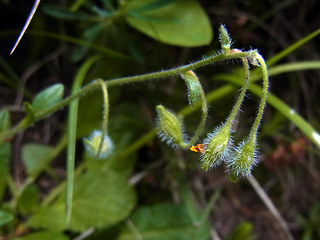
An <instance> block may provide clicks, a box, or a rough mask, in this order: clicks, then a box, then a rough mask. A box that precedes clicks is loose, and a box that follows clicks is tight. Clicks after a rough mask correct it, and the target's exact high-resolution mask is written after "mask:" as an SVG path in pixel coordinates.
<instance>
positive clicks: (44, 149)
mask: <svg viewBox="0 0 320 240" xmlns="http://www.w3.org/2000/svg"><path fill="white" fill-rule="evenodd" d="M55 156H56V152H55V149H54V148H53V147H50V146H46V145H40V144H34V143H31V144H25V145H24V146H23V148H22V158H23V162H24V164H25V166H26V169H27V172H28V175H29V176H31V177H37V175H38V174H39V173H40V172H42V171H43V170H44V169H45V168H46V167H47V166H48V164H49V163H50V162H51V160H52V159H53V158H54V157H55Z"/></svg>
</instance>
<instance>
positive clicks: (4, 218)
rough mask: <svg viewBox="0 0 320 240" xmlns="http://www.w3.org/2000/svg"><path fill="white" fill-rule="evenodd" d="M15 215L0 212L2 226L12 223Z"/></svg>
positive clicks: (0, 224)
mask: <svg viewBox="0 0 320 240" xmlns="http://www.w3.org/2000/svg"><path fill="white" fill-rule="evenodd" d="M12 219H13V215H12V214H11V213H9V212H7V211H4V210H0V226H3V225H5V224H7V223H8V222H10V221H12Z"/></svg>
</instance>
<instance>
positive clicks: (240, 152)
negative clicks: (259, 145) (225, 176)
mask: <svg viewBox="0 0 320 240" xmlns="http://www.w3.org/2000/svg"><path fill="white" fill-rule="evenodd" d="M257 155H258V153H257V150H256V141H255V139H254V140H251V141H250V140H247V141H243V142H241V143H240V144H239V145H238V146H237V147H236V150H235V155H234V157H233V159H231V160H230V161H228V172H229V179H230V180H231V181H233V182H236V181H237V180H238V179H239V178H241V177H246V176H251V170H252V168H253V167H254V166H255V165H256V164H257V158H258V157H257Z"/></svg>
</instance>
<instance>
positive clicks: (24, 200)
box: [18, 184, 40, 216]
mask: <svg viewBox="0 0 320 240" xmlns="http://www.w3.org/2000/svg"><path fill="white" fill-rule="evenodd" d="M39 199H40V198H39V192H38V189H37V186H36V185H35V184H30V185H28V186H26V187H25V188H24V189H23V191H22V193H21V195H20V197H19V200H18V208H19V211H20V212H21V213H22V214H23V215H24V216H25V215H27V214H29V213H31V212H34V211H35V210H36V209H37V208H38V207H39V206H40V204H39Z"/></svg>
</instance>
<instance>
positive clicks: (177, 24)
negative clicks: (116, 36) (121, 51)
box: [126, 0, 212, 47]
mask: <svg viewBox="0 0 320 240" xmlns="http://www.w3.org/2000/svg"><path fill="white" fill-rule="evenodd" d="M156 2H157V1H154V0H136V1H130V2H129V3H128V6H127V15H126V21H127V22H128V24H129V25H130V26H132V27H133V28H135V29H137V30H139V31H141V32H142V33H144V34H146V35H148V36H149V37H152V38H154V39H156V40H159V41H161V42H164V43H168V44H172V45H177V46H184V47H195V46H202V45H207V44H209V43H210V42H211V40H212V30H211V26H210V22H209V19H208V17H207V15H206V13H205V11H204V10H203V9H202V7H201V6H200V4H199V3H198V2H197V1H194V0H177V1H173V2H172V3H171V1H166V4H157V3H156ZM155 7H157V8H155Z"/></svg>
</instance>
